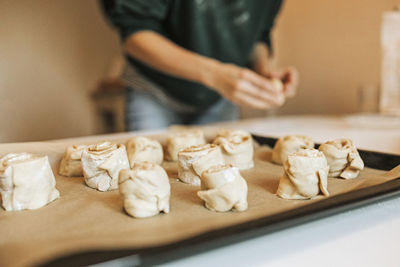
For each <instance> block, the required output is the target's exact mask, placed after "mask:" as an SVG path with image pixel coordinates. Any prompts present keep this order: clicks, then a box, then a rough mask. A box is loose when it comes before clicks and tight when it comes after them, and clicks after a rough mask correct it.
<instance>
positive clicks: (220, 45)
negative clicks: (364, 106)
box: [102, 0, 282, 110]
mask: <svg viewBox="0 0 400 267" xmlns="http://www.w3.org/2000/svg"><path fill="white" fill-rule="evenodd" d="M102 3H103V6H104V10H105V12H106V14H107V15H108V17H109V18H110V20H111V21H112V23H113V24H114V25H115V26H116V27H117V28H118V30H119V32H120V35H121V38H122V39H123V40H125V39H126V38H128V37H129V36H130V35H131V34H133V33H135V32H138V31H142V30H152V31H155V32H157V33H159V34H161V35H163V36H165V37H166V38H168V39H170V40H171V41H173V42H174V43H176V44H178V45H180V46H182V47H184V48H186V49H188V50H191V51H193V52H196V53H198V54H201V55H204V56H207V57H211V58H215V59H217V60H220V61H222V62H226V63H228V62H229V63H234V64H237V65H239V66H248V64H249V57H250V53H251V51H252V49H253V46H254V44H255V43H256V42H259V41H261V42H265V43H266V44H267V45H268V46H269V47H271V42H270V32H271V28H272V26H273V24H274V19H275V17H276V15H277V13H278V12H279V9H280V6H281V3H282V0H113V1H112V0H102ZM127 57H128V60H129V62H130V63H131V64H133V65H134V67H135V68H136V69H137V70H138V71H140V72H141V73H142V74H143V75H144V76H145V77H147V78H149V79H150V80H152V81H153V82H155V83H156V84H158V85H160V87H161V88H162V90H164V91H165V93H167V94H168V95H169V96H170V97H172V98H174V99H176V100H178V101H180V102H182V103H185V104H187V105H190V106H194V107H196V108H197V109H199V110H204V109H206V108H207V107H209V106H211V105H212V104H214V103H215V102H217V101H218V100H219V99H220V97H221V96H220V95H219V94H218V93H216V92H215V91H214V90H211V89H209V88H207V87H205V86H204V85H202V84H199V83H195V82H191V81H188V80H183V79H179V78H176V77H172V76H170V75H166V74H163V73H161V72H159V71H157V70H155V69H153V68H150V67H148V66H146V65H144V64H142V63H141V62H139V61H137V60H135V59H133V58H132V57H129V56H127ZM176 64H179V62H176Z"/></svg>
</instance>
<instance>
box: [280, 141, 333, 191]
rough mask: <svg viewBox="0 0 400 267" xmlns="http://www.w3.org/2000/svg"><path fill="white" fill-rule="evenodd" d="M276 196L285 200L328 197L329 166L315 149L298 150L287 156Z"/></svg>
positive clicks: (321, 154)
mask: <svg viewBox="0 0 400 267" xmlns="http://www.w3.org/2000/svg"><path fill="white" fill-rule="evenodd" d="M283 167H284V170H285V173H284V174H283V176H282V178H281V180H280V182H279V186H278V191H277V192H276V194H277V195H278V196H280V197H281V198H285V199H310V198H313V197H316V196H317V195H318V194H323V195H325V196H328V195H329V193H328V172H329V166H328V163H327V161H326V158H325V156H324V154H323V153H322V152H320V151H318V150H316V149H300V150H298V151H297V152H293V153H291V154H289V155H288V157H287V160H286V161H285V163H284V164H283Z"/></svg>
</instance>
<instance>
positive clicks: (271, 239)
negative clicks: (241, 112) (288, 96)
mask: <svg viewBox="0 0 400 267" xmlns="http://www.w3.org/2000/svg"><path fill="white" fill-rule="evenodd" d="M226 125H230V124H226ZM231 126H232V127H240V128H245V129H248V130H249V131H251V132H252V133H255V134H260V135H265V136H282V135H288V134H295V133H296V134H306V135H309V136H311V137H312V138H313V139H314V140H315V141H316V142H324V141H327V140H330V139H335V138H342V137H347V138H351V139H353V141H354V142H355V143H356V145H357V146H358V147H359V148H363V149H368V150H375V151H382V152H388V153H394V154H400V127H399V124H398V118H397V119H396V118H394V120H391V119H390V121H387V118H379V117H378V118H376V117H375V118H373V120H371V121H368V120H366V118H365V117H364V116H352V117H323V116H292V117H276V118H270V119H256V120H248V121H243V122H241V123H240V125H239V126H237V125H236V126H235V125H231ZM399 249H400V197H399V198H395V199H392V200H387V201H382V202H379V203H376V204H373V205H369V206H365V207H363V208H359V209H354V210H351V211H348V212H344V213H341V214H338V215H335V216H330V217H327V218H325V219H320V220H317V221H314V222H311V223H306V224H303V225H300V226H297V227H292V228H289V229H287V230H283V231H279V232H275V233H273V234H269V235H265V236H260V237H258V238H254V239H251V240H248V241H245V242H241V243H236V244H232V245H230V246H225V247H223V248H220V249H215V250H211V251H209V252H206V253H202V254H198V255H195V256H192V257H188V258H184V259H181V260H177V261H174V262H171V263H168V264H165V265H164V266H191V267H194V266H296V267H297V266H307V267H310V266H400V260H399V256H398V253H399Z"/></svg>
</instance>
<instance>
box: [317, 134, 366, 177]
mask: <svg viewBox="0 0 400 267" xmlns="http://www.w3.org/2000/svg"><path fill="white" fill-rule="evenodd" d="M319 151H321V152H322V153H324V155H325V157H326V159H327V161H328V165H329V167H330V168H329V176H330V177H341V178H344V179H353V178H356V177H357V176H358V174H359V173H360V171H361V170H362V169H364V162H363V160H362V159H361V157H360V154H358V151H357V148H356V147H355V146H354V144H353V142H352V141H351V140H350V139H337V140H334V141H328V142H326V143H324V144H322V145H320V146H319Z"/></svg>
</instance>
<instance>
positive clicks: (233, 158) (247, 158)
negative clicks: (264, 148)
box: [213, 130, 254, 170]
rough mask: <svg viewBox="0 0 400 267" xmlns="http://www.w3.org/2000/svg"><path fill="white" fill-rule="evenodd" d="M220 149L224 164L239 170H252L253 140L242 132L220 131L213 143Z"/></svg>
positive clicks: (246, 133)
mask: <svg viewBox="0 0 400 267" xmlns="http://www.w3.org/2000/svg"><path fill="white" fill-rule="evenodd" d="M213 143H214V144H216V145H219V146H220V147H221V151H222V155H223V156H224V160H225V163H226V164H231V165H232V166H234V167H237V168H239V169H240V170H246V169H250V168H253V166H254V161H253V154H254V147H253V139H252V138H251V135H250V134H249V133H248V132H246V131H242V130H221V131H218V133H217V136H216V138H215V140H214V142H213Z"/></svg>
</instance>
